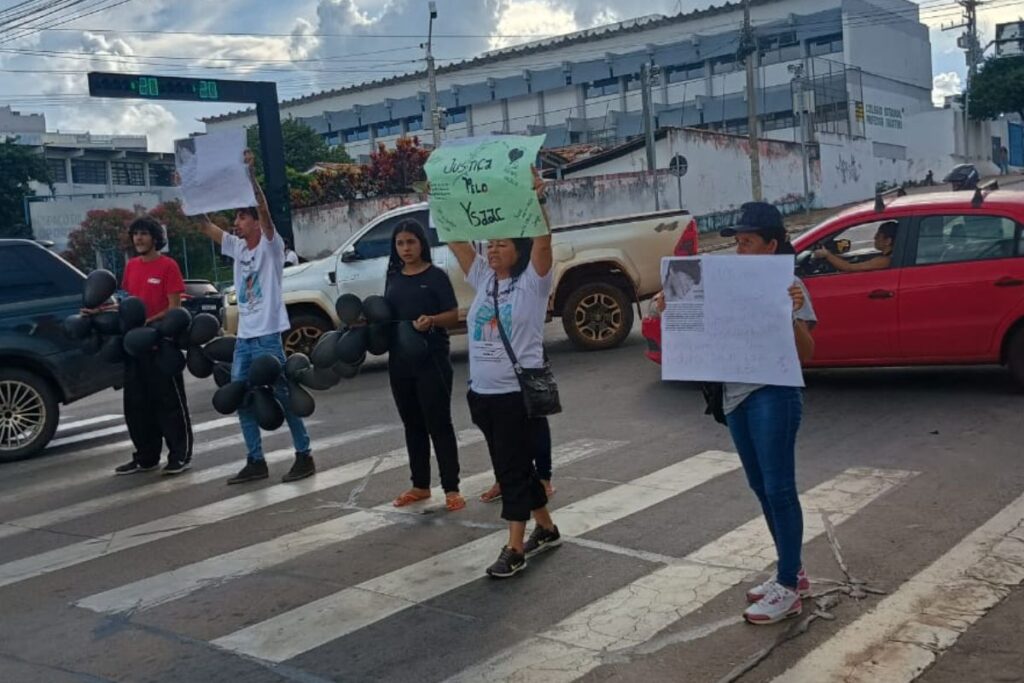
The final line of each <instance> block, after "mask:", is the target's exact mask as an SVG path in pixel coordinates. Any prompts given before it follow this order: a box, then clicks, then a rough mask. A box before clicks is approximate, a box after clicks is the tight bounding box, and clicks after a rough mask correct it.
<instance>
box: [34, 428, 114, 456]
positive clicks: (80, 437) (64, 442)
mask: <svg viewBox="0 0 1024 683" xmlns="http://www.w3.org/2000/svg"><path fill="white" fill-rule="evenodd" d="M126 431H128V427H127V425H117V426H115V427H104V428H103V429H95V430H93V431H91V432H82V433H81V434H75V435H74V436H65V437H64V438H62V439H54V440H53V441H51V442H50V443H48V444H47V445H46V450H48V451H49V450H53V449H55V448H60V447H61V446H70V445H71V444H76V443H81V442H82V441H92V440H94V439H102V438H103V437H105V436H111V435H112V434H120V433H121V432H126Z"/></svg>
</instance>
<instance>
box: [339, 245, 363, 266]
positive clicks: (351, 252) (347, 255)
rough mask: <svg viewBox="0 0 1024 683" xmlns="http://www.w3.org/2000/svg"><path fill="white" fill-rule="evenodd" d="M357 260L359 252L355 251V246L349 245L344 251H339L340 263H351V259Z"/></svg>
mask: <svg viewBox="0 0 1024 683" xmlns="http://www.w3.org/2000/svg"><path fill="white" fill-rule="evenodd" d="M358 260H359V253H358V252H356V249H355V247H349V248H348V249H346V250H345V251H343V252H341V262H342V263H352V262H353V261H358Z"/></svg>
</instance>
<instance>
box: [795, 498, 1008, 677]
mask: <svg viewBox="0 0 1024 683" xmlns="http://www.w3.org/2000/svg"><path fill="white" fill-rule="evenodd" d="M1022 582H1024V496H1021V497H1020V498H1018V499H1017V500H1015V501H1013V502H1012V503H1010V504H1009V505H1007V506H1006V507H1005V508H1003V509H1002V510H1000V511H999V512H998V513H997V514H996V515H995V516H994V517H992V518H991V519H990V520H989V521H987V522H986V523H985V524H983V525H982V526H980V527H978V528H977V529H975V530H974V531H973V532H971V533H970V534H969V535H968V536H967V537H966V538H964V539H963V540H962V541H961V542H960V543H958V544H957V545H956V546H954V547H953V548H952V549H950V550H949V551H948V552H947V553H946V554H945V555H943V556H942V557H940V558H939V559H938V560H936V561H935V562H934V563H932V564H931V565H930V566H928V567H927V568H925V569H924V570H922V571H921V572H920V573H918V574H917V575H916V576H914V577H913V578H911V579H910V580H909V581H907V582H906V583H904V584H903V585H902V586H900V588H899V590H897V591H896V592H895V593H893V594H892V595H889V596H888V597H886V598H885V599H883V600H882V601H881V602H879V603H878V605H877V606H876V607H875V608H874V609H873V610H871V611H870V612H868V613H867V614H865V615H864V616H862V617H861V618H859V619H857V620H856V621H854V622H853V623H851V624H849V625H848V626H846V627H845V628H843V629H842V630H841V631H839V632H838V633H836V634H835V635H834V636H832V637H831V638H830V639H829V640H827V641H825V642H824V643H823V644H822V645H820V646H818V647H817V648H815V649H814V650H813V651H812V652H810V653H809V654H808V655H807V656H806V657H804V658H803V659H801V660H800V661H799V662H797V664H796V665H795V666H794V667H792V668H791V669H789V670H788V671H786V672H785V673H783V674H782V675H781V676H779V677H778V678H776V679H775V681H779V682H780V683H804V682H807V681H825V680H829V681H839V680H841V681H849V682H850V683H862V682H865V681H885V682H886V683H900V682H901V681H913V680H914V679H915V678H917V677H918V676H919V675H920V674H921V673H922V672H924V670H925V669H927V668H928V667H929V666H931V665H932V663H933V662H934V661H935V660H936V659H937V658H938V657H939V656H940V655H941V654H942V653H943V652H945V651H946V650H948V649H949V648H950V647H952V646H953V644H954V643H956V641H957V639H958V638H959V637H960V636H961V635H962V634H963V633H964V632H965V631H966V630H967V629H968V628H970V627H971V625H972V624H974V623H975V622H976V621H978V619H980V618H981V617H982V616H984V615H985V613H986V612H988V611H989V610H990V609H991V608H993V607H995V606H996V605H997V604H998V603H999V602H1000V601H1002V600H1003V599H1004V598H1005V597H1006V596H1007V595H1009V594H1010V591H1011V590H1012V589H1013V588H1014V587H1016V586H1019V585H1020V584H1021V583H1022Z"/></svg>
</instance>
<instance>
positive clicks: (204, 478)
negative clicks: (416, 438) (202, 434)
mask: <svg viewBox="0 0 1024 683" xmlns="http://www.w3.org/2000/svg"><path fill="white" fill-rule="evenodd" d="M315 424H319V421H317V420H313V421H307V422H306V426H307V427H312V426H313V425H315ZM392 429H394V427H393V426H390V425H371V426H369V427H364V428H362V429H356V430H353V431H351V432H344V433H342V434H337V435H335V436H332V437H328V438H326V439H323V440H322V443H321V445H320V447H321V448H332V447H334V446H341V445H344V444H346V443H349V442H351V441H355V440H358V439H365V438H368V437H371V436H377V435H379V434H383V433H385V432H389V431H391V430H392ZM278 436H282V437H283V436H290V435H289V434H288V433H287V432H284V433H280V434H278ZM224 441H227V442H229V443H230V444H232V445H233V444H236V443H241V442H242V441H243V439H242V437H241V436H233V437H228V438H227V439H224ZM208 446H209V447H210V448H216V449H218V450H219V447H220V445H219V444H216V442H214V443H211V444H209V445H208ZM294 455H295V449H294V448H280V449H278V450H275V451H271V452H269V453H265V454H264V456H263V457H264V458H265V459H266V461H267V463H268V464H271V465H273V464H275V463H278V462H288V461H290V460H291V459H292V458H293V457H294ZM193 457H194V456H193ZM239 468H240V465H239V463H238V462H229V463H225V464H223V465H217V466H215V467H208V468H206V469H202V470H195V471H193V472H190V473H188V474H187V475H184V476H181V477H171V478H168V477H162V478H161V479H160V481H158V482H157V483H154V484H146V485H143V486H139V487H137V488H133V489H127V490H124V491H117V492H115V493H111V494H109V495H106V496H100V497H98V498H90V499H89V500H83V501H81V502H79V503H74V504H72V505H67V506H65V507H62V508H56V509H53V510H46V511H45V512H40V513H38V514H35V515H28V516H27V517H21V518H20V519H14V520H11V521H10V522H4V523H2V524H0V539H3V538H9V537H11V536H16V535H18V534H21V533H25V532H28V531H32V530H35V529H44V528H46V527H50V526H53V525H55V524H60V523H61V522H66V521H68V520H71V519H76V518H78V517H84V516H85V515H90V514H93V513H95V512H100V511H102V510H108V509H110V508H113V507H118V506H120V505H127V504H128V503H132V502H135V501H138V500H149V499H151V498H153V497H154V496H158V495H160V494H163V493H174V492H176V491H181V490H182V489H184V488H187V487H189V486H195V485H198V484H205V483H206V482H209V481H215V480H217V479H221V478H223V477H227V476H230V475H232V474H234V473H235V472H236V471H238V469H239ZM106 476H110V474H109V472H108V473H107V475H106Z"/></svg>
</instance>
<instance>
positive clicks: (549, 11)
mask: <svg viewBox="0 0 1024 683" xmlns="http://www.w3.org/2000/svg"><path fill="white" fill-rule="evenodd" d="M577 29H578V26H577V25H576V18H575V17H574V16H573V13H572V11H570V10H569V9H567V8H565V7H563V6H561V5H557V4H555V3H553V2H549V1H548V0H512V1H511V2H509V3H508V5H507V6H506V7H504V8H503V10H502V12H501V14H500V15H499V16H498V23H497V27H496V29H495V31H494V32H495V33H496V34H498V35H496V36H494V37H492V38H491V39H490V48H491V49H492V50H496V49H498V48H503V47H508V46H510V45H515V44H517V43H524V42H529V41H530V40H531V38H530V37H522V36H536V37H538V38H540V37H543V36H550V35H557V34H559V33H571V32H573V31H576V30H577ZM505 36H512V37H505Z"/></svg>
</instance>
